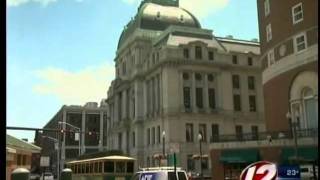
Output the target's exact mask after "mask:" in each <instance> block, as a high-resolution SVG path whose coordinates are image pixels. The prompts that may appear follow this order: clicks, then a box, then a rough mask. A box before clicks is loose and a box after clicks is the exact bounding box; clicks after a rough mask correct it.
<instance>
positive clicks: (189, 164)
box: [187, 154, 195, 171]
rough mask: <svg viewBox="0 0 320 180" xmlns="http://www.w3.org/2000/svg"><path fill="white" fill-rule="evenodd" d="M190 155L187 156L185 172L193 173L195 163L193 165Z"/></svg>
mask: <svg viewBox="0 0 320 180" xmlns="http://www.w3.org/2000/svg"><path fill="white" fill-rule="evenodd" d="M192 156H193V155H192V154H189V155H188V156H187V170H188V171H193V170H194V169H195V163H194V159H193V158H192Z"/></svg>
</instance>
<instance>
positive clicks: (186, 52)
mask: <svg viewBox="0 0 320 180" xmlns="http://www.w3.org/2000/svg"><path fill="white" fill-rule="evenodd" d="M183 57H184V58H186V59H189V49H188V48H184V49H183Z"/></svg>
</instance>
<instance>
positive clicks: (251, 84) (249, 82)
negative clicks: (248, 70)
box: [248, 76, 255, 90]
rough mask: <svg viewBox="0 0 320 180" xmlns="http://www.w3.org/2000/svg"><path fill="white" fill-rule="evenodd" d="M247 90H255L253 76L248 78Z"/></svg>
mask: <svg viewBox="0 0 320 180" xmlns="http://www.w3.org/2000/svg"><path fill="white" fill-rule="evenodd" d="M248 88H249V89H250V90H254V89H255V84H254V76H248Z"/></svg>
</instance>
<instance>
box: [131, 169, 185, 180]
mask: <svg viewBox="0 0 320 180" xmlns="http://www.w3.org/2000/svg"><path fill="white" fill-rule="evenodd" d="M131 180H188V177H187V173H186V171H184V170H182V169H181V168H176V174H175V173H174V168H173V167H155V168H143V169H141V171H138V172H136V173H135V174H134V176H133V177H132V178H131Z"/></svg>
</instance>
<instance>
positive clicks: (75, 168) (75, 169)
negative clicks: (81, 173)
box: [72, 164, 78, 174]
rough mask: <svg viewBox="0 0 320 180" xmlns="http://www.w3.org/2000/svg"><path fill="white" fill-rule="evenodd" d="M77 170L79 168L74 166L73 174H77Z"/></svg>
mask: <svg viewBox="0 0 320 180" xmlns="http://www.w3.org/2000/svg"><path fill="white" fill-rule="evenodd" d="M77 168H78V166H77V165H76V164H75V165H74V166H73V170H72V172H73V173H74V174H77Z"/></svg>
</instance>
